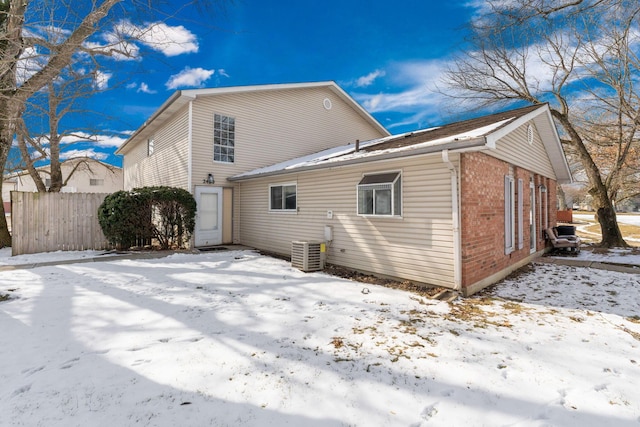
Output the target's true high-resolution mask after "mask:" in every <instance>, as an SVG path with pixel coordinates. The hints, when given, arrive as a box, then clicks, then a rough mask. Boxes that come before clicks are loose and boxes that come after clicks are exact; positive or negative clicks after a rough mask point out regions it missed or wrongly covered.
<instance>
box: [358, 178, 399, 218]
mask: <svg viewBox="0 0 640 427" xmlns="http://www.w3.org/2000/svg"><path fill="white" fill-rule="evenodd" d="M401 196H402V184H401V177H400V172H390V173H382V174H376V175H365V176H364V177H363V178H362V180H360V182H359V183H358V215H376V216H401V215H402V197H401Z"/></svg>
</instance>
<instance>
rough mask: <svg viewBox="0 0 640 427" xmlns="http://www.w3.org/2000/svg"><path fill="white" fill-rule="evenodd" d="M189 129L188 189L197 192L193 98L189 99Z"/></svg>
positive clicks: (192, 192) (193, 192)
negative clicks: (194, 162)
mask: <svg viewBox="0 0 640 427" xmlns="http://www.w3.org/2000/svg"><path fill="white" fill-rule="evenodd" d="M188 126H189V130H188V135H187V191H189V192H190V193H191V194H195V190H194V189H193V188H191V185H192V184H193V100H191V101H189V125H188Z"/></svg>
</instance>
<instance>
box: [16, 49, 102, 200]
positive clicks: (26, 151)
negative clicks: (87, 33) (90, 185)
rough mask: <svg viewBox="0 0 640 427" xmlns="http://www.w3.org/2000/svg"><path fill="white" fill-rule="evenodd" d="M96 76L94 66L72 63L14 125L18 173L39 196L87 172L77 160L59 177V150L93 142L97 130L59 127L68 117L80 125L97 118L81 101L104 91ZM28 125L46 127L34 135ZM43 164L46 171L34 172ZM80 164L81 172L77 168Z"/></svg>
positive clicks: (87, 162) (86, 161)
mask: <svg viewBox="0 0 640 427" xmlns="http://www.w3.org/2000/svg"><path fill="white" fill-rule="evenodd" d="M91 66H93V67H94V69H93V70H92V69H90V68H88V67H91ZM99 76H100V73H99V70H98V69H97V67H96V66H95V63H93V62H92V63H89V64H87V67H83V66H81V64H80V63H75V64H74V65H73V66H72V67H67V68H66V69H65V70H62V72H61V73H60V76H59V77H58V78H57V79H56V80H55V81H53V82H50V83H49V84H48V85H47V86H45V88H43V89H42V90H40V91H38V92H37V93H35V94H34V95H33V96H32V97H31V98H30V99H29V100H28V102H27V106H26V110H25V113H24V114H23V116H22V117H21V118H20V119H19V120H18V122H17V127H16V137H17V145H18V148H19V151H20V154H21V164H22V169H23V170H26V171H27V172H28V173H29V175H30V176H31V179H32V180H33V181H34V183H35V185H36V188H37V190H38V191H39V192H45V191H49V192H59V191H60V190H61V189H62V187H64V186H65V185H66V183H67V182H68V181H69V179H70V178H71V177H72V176H73V174H74V173H75V172H76V171H78V170H83V168H84V169H86V168H87V167H89V169H90V160H89V159H79V160H80V161H79V162H74V167H73V168H71V169H69V170H68V171H67V175H66V176H63V173H62V158H61V154H62V152H63V150H64V149H65V148H67V147H68V146H69V145H71V144H74V143H77V142H81V141H95V140H96V139H97V130H96V129H94V128H89V127H73V128H69V127H62V126H61V122H62V120H63V119H64V118H65V117H69V116H81V117H83V118H84V119H85V120H83V122H84V121H86V119H87V118H88V117H95V116H97V115H98V113H97V112H95V111H91V110H89V109H85V108H82V107H83V104H84V101H85V100H87V99H88V98H90V97H91V96H93V95H95V94H97V93H99V92H102V91H103V90H104V87H103V86H101V85H99V84H98V83H97V82H96V78H99ZM29 122H35V123H39V124H45V125H46V126H45V128H44V129H38V131H35V129H34V127H33V126H32V127H29V126H27V123H29ZM82 157H84V156H82ZM45 161H46V163H47V164H48V165H47V168H46V170H45V169H43V168H37V165H38V164H42V163H43V162H45ZM83 164H84V166H83V168H79V166H82V165H83ZM43 176H47V177H48V179H49V185H48V186H47V185H45V181H44V178H43Z"/></svg>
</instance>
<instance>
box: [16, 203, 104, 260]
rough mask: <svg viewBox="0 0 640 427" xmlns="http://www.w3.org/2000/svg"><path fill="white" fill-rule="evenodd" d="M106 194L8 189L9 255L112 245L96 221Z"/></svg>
mask: <svg viewBox="0 0 640 427" xmlns="http://www.w3.org/2000/svg"><path fill="white" fill-rule="evenodd" d="M106 196H107V194H106V193H103V194H100V193H25V192H18V191H12V192H11V223H12V225H11V231H12V232H11V234H12V236H11V237H12V248H11V254H12V255H22V254H33V253H38V252H51V251H82V250H87V249H94V250H102V249H110V248H112V246H111V245H110V244H109V242H108V241H107V239H106V237H104V234H103V233H102V229H101V228H100V224H99V223H98V207H100V205H101V204H102V201H103V200H104V198H105V197H106Z"/></svg>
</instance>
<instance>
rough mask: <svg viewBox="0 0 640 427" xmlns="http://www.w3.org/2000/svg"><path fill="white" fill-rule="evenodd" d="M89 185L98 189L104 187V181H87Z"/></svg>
mask: <svg viewBox="0 0 640 427" xmlns="http://www.w3.org/2000/svg"><path fill="white" fill-rule="evenodd" d="M89 185H90V186H92V187H99V186H103V185H104V179H93V178H91V179H89Z"/></svg>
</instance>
